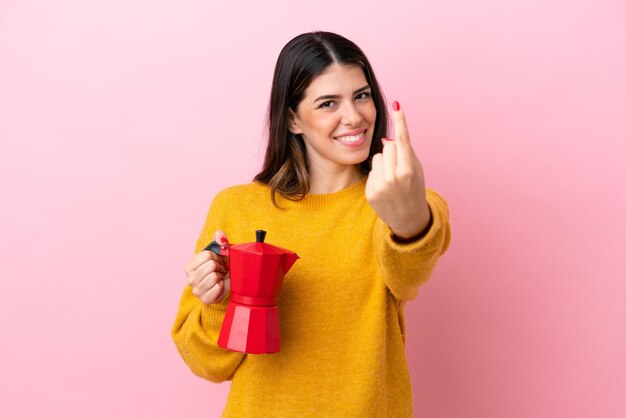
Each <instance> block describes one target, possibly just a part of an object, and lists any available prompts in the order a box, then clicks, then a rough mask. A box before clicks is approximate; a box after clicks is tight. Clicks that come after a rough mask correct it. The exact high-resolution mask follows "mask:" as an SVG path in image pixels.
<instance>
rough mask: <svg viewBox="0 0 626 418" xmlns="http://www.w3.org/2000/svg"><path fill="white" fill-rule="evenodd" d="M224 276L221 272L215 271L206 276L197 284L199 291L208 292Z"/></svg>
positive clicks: (196, 287)
mask: <svg viewBox="0 0 626 418" xmlns="http://www.w3.org/2000/svg"><path fill="white" fill-rule="evenodd" d="M223 278H224V276H223V275H222V274H221V273H217V272H213V273H209V274H208V275H207V276H205V277H204V278H203V279H202V280H201V281H200V283H198V284H197V285H196V286H195V289H196V290H197V292H198V293H200V294H204V293H206V292H208V291H209V290H210V289H211V288H212V287H213V286H215V285H216V284H217V283H219V282H221V281H222V280H223Z"/></svg>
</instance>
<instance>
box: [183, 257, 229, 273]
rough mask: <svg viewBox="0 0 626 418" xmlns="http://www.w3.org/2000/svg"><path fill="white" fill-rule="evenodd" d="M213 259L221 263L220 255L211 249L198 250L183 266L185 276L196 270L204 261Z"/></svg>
mask: <svg viewBox="0 0 626 418" xmlns="http://www.w3.org/2000/svg"><path fill="white" fill-rule="evenodd" d="M210 260H214V261H216V262H218V263H220V264H221V263H222V260H221V259H220V256H219V255H217V254H215V253H214V252H211V251H200V252H199V253H198V254H196V255H194V256H193V257H191V260H189V262H188V263H187V265H186V266H185V274H186V275H187V276H189V275H191V274H192V273H193V272H194V271H196V270H197V269H198V268H199V267H200V266H201V265H203V264H205V263H206V262H208V261H210Z"/></svg>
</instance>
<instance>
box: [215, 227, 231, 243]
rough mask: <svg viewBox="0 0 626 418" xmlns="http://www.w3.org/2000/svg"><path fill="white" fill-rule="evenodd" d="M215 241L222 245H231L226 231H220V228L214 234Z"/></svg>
mask: <svg viewBox="0 0 626 418" xmlns="http://www.w3.org/2000/svg"><path fill="white" fill-rule="evenodd" d="M213 239H214V240H215V242H217V243H218V244H219V245H220V246H224V245H230V243H229V242H228V238H226V234H225V233H224V231H220V230H219V229H218V230H217V231H215V235H214V236H213Z"/></svg>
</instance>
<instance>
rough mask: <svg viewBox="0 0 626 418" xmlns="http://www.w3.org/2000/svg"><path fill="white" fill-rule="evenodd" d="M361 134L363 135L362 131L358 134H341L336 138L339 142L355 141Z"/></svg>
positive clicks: (361, 136)
mask: <svg viewBox="0 0 626 418" xmlns="http://www.w3.org/2000/svg"><path fill="white" fill-rule="evenodd" d="M363 135H365V133H364V132H361V133H360V134H358V135H350V136H342V137H339V138H337V139H338V140H339V141H341V142H357V141H359V140H360V139H361V138H363Z"/></svg>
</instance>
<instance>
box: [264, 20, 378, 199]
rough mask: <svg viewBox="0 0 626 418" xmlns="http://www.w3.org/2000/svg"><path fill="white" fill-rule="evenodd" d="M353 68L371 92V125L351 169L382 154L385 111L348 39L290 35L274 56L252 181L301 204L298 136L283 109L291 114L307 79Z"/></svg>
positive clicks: (303, 185)
mask: <svg viewBox="0 0 626 418" xmlns="http://www.w3.org/2000/svg"><path fill="white" fill-rule="evenodd" d="M334 63H337V64H342V65H358V66H359V67H361V68H362V69H363V72H364V73H365V78H366V80H367V82H368V84H369V86H370V88H371V91H372V99H373V101H374V105H375V107H376V121H375V126H374V132H373V137H372V144H371V146H370V152H369V157H368V158H367V159H366V160H365V161H363V162H361V163H360V164H358V165H357V169H358V170H359V171H360V172H361V173H363V174H368V173H369V172H370V170H371V169H372V156H373V155H374V154H376V153H379V152H382V149H383V144H382V138H383V137H384V136H386V134H387V120H388V112H387V106H386V105H385V99H384V97H383V94H382V91H381V89H380V86H379V85H378V82H377V81H376V77H375V76H374V71H373V70H372V66H371V65H370V63H369V61H368V60H367V57H366V56H365V54H364V53H363V51H361V49H360V48H359V47H358V46H357V45H356V44H354V43H353V42H352V41H350V40H348V39H346V38H344V37H343V36H340V35H337V34H335V33H331V32H310V33H304V34H302V35H299V36H296V37H295V38H293V39H292V40H291V41H289V42H288V43H287V45H285V46H284V47H283V49H282V51H281V52H280V54H279V55H278V60H277V61H276V68H275V69H274V79H273V81H272V92H271V95H270V104H269V109H268V131H269V132H268V144H267V150H266V152H265V161H264V163H263V169H262V170H261V172H260V173H259V174H257V175H256V176H255V177H254V180H256V181H258V182H261V183H264V184H267V185H268V186H270V188H271V190H272V201H273V202H274V204H275V205H276V193H277V192H278V193H280V194H281V195H283V196H284V197H286V198H287V199H290V200H301V199H303V198H304V196H306V194H307V193H308V192H309V190H310V184H309V174H308V165H307V156H306V148H305V145H304V141H303V139H302V137H301V135H296V134H293V133H291V132H290V131H289V110H290V109H291V110H292V111H293V112H294V113H295V112H296V111H297V109H298V105H299V104H300V102H301V101H302V99H303V97H304V92H305V91H306V89H307V87H308V86H309V85H310V84H311V81H313V79H314V78H315V77H316V76H317V75H319V74H321V73H322V72H324V71H325V70H326V69H327V68H328V67H329V66H330V65H332V64H334Z"/></svg>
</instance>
